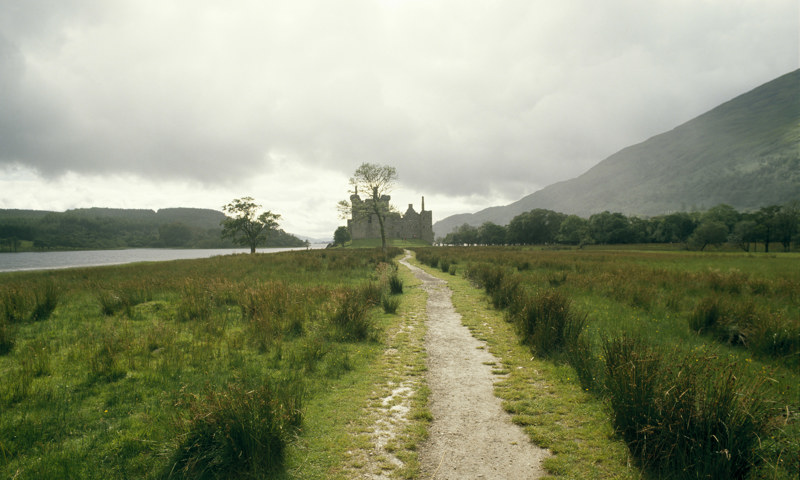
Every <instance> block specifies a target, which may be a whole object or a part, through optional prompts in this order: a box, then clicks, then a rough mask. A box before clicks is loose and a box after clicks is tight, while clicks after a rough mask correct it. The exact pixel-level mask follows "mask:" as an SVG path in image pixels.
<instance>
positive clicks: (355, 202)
mask: <svg viewBox="0 0 800 480" xmlns="http://www.w3.org/2000/svg"><path fill="white" fill-rule="evenodd" d="M390 198H391V197H390V196H389V195H384V196H382V197H381V198H380V200H378V201H379V202H381V203H385V206H386V207H388V206H389V200H390ZM372 201H373V200H372V199H371V198H367V199H366V200H361V197H359V196H358V191H356V193H355V194H353V195H351V196H350V205H351V212H350V218H349V219H348V220H347V228H348V229H349V230H350V236H351V237H352V238H353V240H361V239H366V238H381V225H380V223H379V222H378V217H377V215H376V214H375V213H374V210H373V208H372ZM384 228H385V230H386V238H387V239H390V238H394V239H401V240H409V239H413V238H418V239H422V240H424V241H426V242H428V243H433V214H432V213H431V211H430V210H425V197H422V206H421V210H420V212H419V213H417V212H416V211H415V210H414V205H413V204H411V203H409V204H408V210H406V213H404V214H402V215H401V214H399V213H397V212H389V213H387V214H386V219H385V220H384Z"/></svg>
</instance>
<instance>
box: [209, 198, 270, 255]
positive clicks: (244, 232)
mask: <svg viewBox="0 0 800 480" xmlns="http://www.w3.org/2000/svg"><path fill="white" fill-rule="evenodd" d="M260 209H261V205H259V204H257V203H255V200H254V199H253V197H242V198H237V199H235V200H233V201H232V202H231V203H229V204H227V205H224V206H223V207H222V210H223V211H224V212H225V213H226V214H228V216H226V218H225V220H223V221H222V236H223V237H228V238H231V239H232V240H233V241H234V242H235V243H237V244H239V245H242V246H245V247H250V253H256V247H257V246H258V245H260V244H262V243H264V242H266V240H267V236H268V235H269V233H270V231H272V230H275V229H276V228H278V220H279V219H280V218H281V216H280V215H279V214H277V213H272V212H271V211H269V210H267V211H266V212H262V213H261V214H259V213H258V211H259V210H260Z"/></svg>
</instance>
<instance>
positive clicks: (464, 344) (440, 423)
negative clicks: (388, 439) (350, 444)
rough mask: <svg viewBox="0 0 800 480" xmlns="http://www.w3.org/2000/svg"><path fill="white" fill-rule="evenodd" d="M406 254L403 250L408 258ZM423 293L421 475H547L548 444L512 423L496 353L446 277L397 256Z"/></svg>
mask: <svg viewBox="0 0 800 480" xmlns="http://www.w3.org/2000/svg"><path fill="white" fill-rule="evenodd" d="M406 258H408V257H406ZM400 263H402V264H403V265H405V266H406V267H407V268H409V269H411V270H412V271H413V272H414V274H415V275H416V277H417V278H418V279H420V280H421V281H422V282H423V286H422V288H423V289H425V290H426V291H427V293H428V303H427V315H428V334H427V336H426V338H425V347H426V350H427V354H428V373H427V381H428V387H429V388H430V390H431V395H430V397H429V399H430V410H431V413H432V414H433V423H432V424H431V431H430V436H429V438H428V440H427V442H426V443H425V445H423V447H422V448H421V451H420V461H421V464H422V473H423V478H426V479H434V478H435V479H437V480H444V479H459V480H462V479H475V478H487V479H533V478H539V477H541V476H543V475H544V474H545V472H544V470H543V469H542V468H541V461H542V459H543V458H545V457H546V456H547V455H548V452H547V450H544V449H541V448H538V447H536V446H535V445H533V444H532V443H531V442H530V440H529V439H528V437H527V436H526V435H525V433H524V432H523V431H522V429H521V428H519V427H518V426H516V425H514V424H512V423H511V420H510V416H509V415H508V414H507V413H506V412H505V411H503V409H502V406H501V402H500V399H499V398H497V397H496V396H495V395H494V392H493V384H494V378H495V376H494V375H493V374H492V366H491V365H492V364H494V363H496V362H497V359H496V358H495V357H494V356H493V355H492V354H490V353H489V352H488V351H487V350H486V348H485V344H484V343H483V342H481V341H479V340H477V339H475V338H474V337H473V336H472V335H471V334H470V332H469V329H467V327H465V326H463V325H462V324H461V315H459V314H458V313H456V311H455V309H454V308H453V304H452V302H451V300H450V295H451V291H450V289H449V288H448V287H447V282H445V281H444V280H440V279H438V278H436V277H434V276H432V275H430V274H428V273H426V272H424V271H423V270H422V269H420V268H417V267H415V266H413V265H411V264H409V263H408V262H407V261H406V259H403V260H401V261H400Z"/></svg>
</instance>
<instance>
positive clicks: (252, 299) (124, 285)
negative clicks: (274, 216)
mask: <svg viewBox="0 0 800 480" xmlns="http://www.w3.org/2000/svg"><path fill="white" fill-rule="evenodd" d="M399 253H400V251H399V250H397V249H394V250H391V251H390V252H388V255H389V258H391V257H392V256H396V255H398V254H399ZM386 258H387V257H385V256H384V255H383V254H382V253H381V252H380V251H379V250H369V249H366V250H365V249H362V250H337V251H326V250H318V251H300V252H284V253H278V254H257V255H229V256H221V257H213V258H209V259H199V260H180V261H173V262H157V263H142V264H133V265H123V266H113V267H97V268H86V269H69V270H59V271H43V272H20V273H8V274H2V275H0V412H1V414H0V477H3V478H15V479H24V478H30V479H38V478H87V479H91V478H96V479H100V478H103V479H107V478H264V477H269V478H287V479H291V478H329V477H330V476H334V477H335V476H336V474H335V472H336V471H337V468H339V466H337V465H336V462H337V461H339V460H341V455H343V453H342V452H341V451H339V450H340V449H341V448H344V447H345V446H346V445H345V442H342V438H341V437H342V435H343V434H342V431H341V425H339V426H337V427H333V426H331V422H336V421H338V422H347V421H348V419H356V418H358V416H359V411H358V409H357V408H351V407H350V405H356V404H357V403H356V402H355V401H354V398H361V397H365V396H366V395H367V393H365V392H368V390H367V389H369V388H371V383H372V382H371V379H370V377H369V375H368V374H367V373H365V372H367V371H368V370H369V368H370V365H372V364H373V363H374V361H375V358H376V356H379V355H380V353H381V352H382V351H383V346H382V344H381V342H380V336H381V331H382V329H384V328H385V327H386V326H387V325H389V324H391V323H392V322H394V321H395V320H394V318H395V316H393V315H390V313H392V312H394V311H396V310H397V308H398V305H399V303H400V300H399V298H400V297H399V295H398V294H399V293H401V292H402V289H403V285H402V280H400V279H399V277H398V275H397V270H396V267H395V266H394V264H393V263H391V261H389V262H388V263H387V262H386V261H385V260H386ZM381 307H382V308H381ZM385 312H388V313H385ZM348 395H354V396H355V397H352V398H351V397H348ZM312 417H313V418H312ZM326 422H328V423H326ZM337 428H338V430H337ZM320 432H324V433H320ZM337 432H338V433H337ZM331 443H334V445H331ZM337 449H339V450H337ZM332 451H335V452H336V453H333V454H332V453H331V452H332ZM337 455H339V456H337ZM332 472H333V473H332Z"/></svg>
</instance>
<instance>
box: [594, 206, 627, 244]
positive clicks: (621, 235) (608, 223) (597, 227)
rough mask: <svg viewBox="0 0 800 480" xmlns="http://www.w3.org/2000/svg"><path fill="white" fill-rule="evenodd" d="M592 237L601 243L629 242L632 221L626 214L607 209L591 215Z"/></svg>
mask: <svg viewBox="0 0 800 480" xmlns="http://www.w3.org/2000/svg"><path fill="white" fill-rule="evenodd" d="M589 229H590V231H591V235H592V238H594V239H595V240H597V243H600V244H614V243H627V242H628V239H630V237H631V232H630V221H629V220H628V217H626V216H625V215H623V214H621V213H619V212H615V213H611V212H609V211H605V212H602V213H596V214H594V215H592V216H591V217H589Z"/></svg>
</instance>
